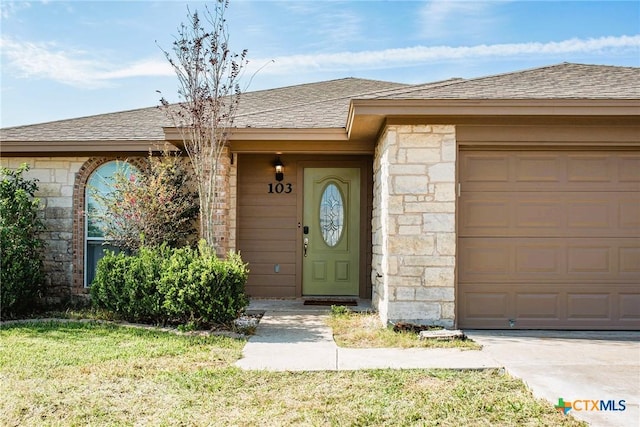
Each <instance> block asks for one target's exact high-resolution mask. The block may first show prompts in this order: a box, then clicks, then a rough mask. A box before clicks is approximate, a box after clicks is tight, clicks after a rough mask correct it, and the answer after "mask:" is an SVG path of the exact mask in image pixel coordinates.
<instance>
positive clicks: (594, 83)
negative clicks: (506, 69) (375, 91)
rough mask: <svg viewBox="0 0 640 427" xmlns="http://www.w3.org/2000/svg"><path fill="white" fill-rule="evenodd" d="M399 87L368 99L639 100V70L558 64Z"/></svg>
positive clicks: (634, 68) (633, 68)
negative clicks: (438, 82) (467, 78)
mask: <svg viewBox="0 0 640 427" xmlns="http://www.w3.org/2000/svg"><path fill="white" fill-rule="evenodd" d="M443 83H445V84H440V85H438V86H436V87H434V86H433V85H431V84H427V85H417V86H411V87H409V88H401V89H398V90H396V91H392V92H389V93H386V94H382V95H373V96H369V97H367V98H370V99H640V68H636V67H614V66H604V65H584V64H572V63H562V64H558V65H551V66H547V67H540V68H534V69H531V70H524V71H516V72H512V73H506V74H498V75H493V76H487V77H480V78H475V79H469V80H457V81H451V82H448V83H447V82H443Z"/></svg>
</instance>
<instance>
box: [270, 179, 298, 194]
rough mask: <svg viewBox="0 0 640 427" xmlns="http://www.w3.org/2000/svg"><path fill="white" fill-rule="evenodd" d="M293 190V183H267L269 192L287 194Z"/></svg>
mask: <svg viewBox="0 0 640 427" xmlns="http://www.w3.org/2000/svg"><path fill="white" fill-rule="evenodd" d="M292 191H293V185H292V184H283V183H281V182H279V183H277V184H273V183H271V184H269V194H273V193H277V194H281V193H285V194H289V193H291V192H292Z"/></svg>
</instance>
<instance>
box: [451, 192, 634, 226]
mask: <svg viewBox="0 0 640 427" xmlns="http://www.w3.org/2000/svg"><path fill="white" fill-rule="evenodd" d="M458 206H459V208H460V210H461V211H462V212H464V215H462V216H461V218H460V221H459V226H458V235H459V236H460V237H471V236H474V237H481V236H487V237H496V236H505V237H506V236H522V237H526V236H532V237H536V236H541V235H542V236H548V237H615V236H619V237H625V236H629V235H630V234H631V235H640V201H638V200H635V199H634V198H633V195H630V193H627V192H616V191H610V192H592V193H575V192H559V193H545V192H537V193H533V192H511V191H510V192H501V193H497V192H478V193H463V194H462V196H461V197H460V200H459V205H458Z"/></svg>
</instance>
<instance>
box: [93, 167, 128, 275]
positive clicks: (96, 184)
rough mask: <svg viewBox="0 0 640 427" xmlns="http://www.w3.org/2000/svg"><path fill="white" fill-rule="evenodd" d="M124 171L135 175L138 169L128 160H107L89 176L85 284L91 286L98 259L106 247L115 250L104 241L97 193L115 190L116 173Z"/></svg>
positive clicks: (100, 207) (104, 193) (101, 210)
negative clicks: (127, 161)
mask: <svg viewBox="0 0 640 427" xmlns="http://www.w3.org/2000/svg"><path fill="white" fill-rule="evenodd" d="M118 171H122V173H124V174H125V176H126V175H131V176H135V174H136V173H137V171H138V170H137V169H136V168H135V167H133V166H131V165H129V164H128V163H126V162H117V161H112V162H107V163H105V164H103V165H101V166H100V167H98V168H97V169H96V170H95V171H94V172H93V173H92V174H91V176H90V177H89V180H88V181H87V186H86V188H85V200H86V207H85V212H86V234H85V251H84V254H85V255H84V257H85V263H84V266H85V286H89V285H90V284H91V282H93V279H94V277H95V272H96V267H97V265H98V261H100V259H102V257H103V256H104V251H105V250H106V249H109V250H115V249H116V248H114V247H113V246H110V245H106V244H105V243H104V232H103V226H102V221H101V220H100V218H99V217H100V216H102V215H101V214H102V213H103V209H104V208H103V207H102V206H101V205H100V203H98V201H97V200H96V195H97V194H102V195H107V194H109V193H110V192H111V191H113V184H114V180H113V178H114V175H115V174H116V172H118Z"/></svg>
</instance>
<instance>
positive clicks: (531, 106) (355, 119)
mask: <svg viewBox="0 0 640 427" xmlns="http://www.w3.org/2000/svg"><path fill="white" fill-rule="evenodd" d="M394 117H403V118H414V119H415V118H418V117H425V118H436V119H437V120H439V121H442V120H444V119H447V118H449V119H451V123H450V124H456V123H457V122H459V121H461V120H462V121H464V120H465V119H468V118H475V117H505V118H514V117H635V118H638V119H639V120H640V99H420V100H416V99H406V100H403V99H366V100H365V99H354V100H352V101H351V104H350V106H349V115H348V118H347V127H346V128H347V134H348V135H349V139H352V140H359V139H368V138H373V137H375V136H376V135H378V134H379V132H380V131H381V129H382V126H383V124H384V123H385V121H386V120H387V119H389V118H394Z"/></svg>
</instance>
